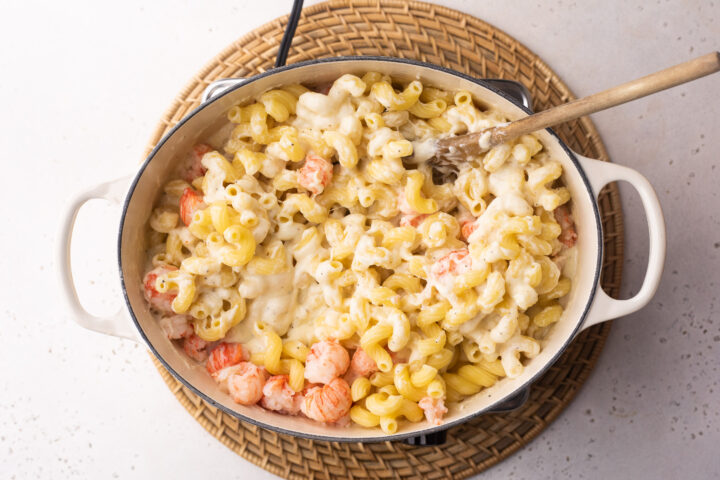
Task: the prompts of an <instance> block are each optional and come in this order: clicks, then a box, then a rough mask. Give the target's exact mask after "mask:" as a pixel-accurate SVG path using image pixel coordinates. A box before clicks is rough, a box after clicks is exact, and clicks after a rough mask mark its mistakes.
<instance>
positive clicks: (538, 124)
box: [438, 52, 720, 155]
mask: <svg viewBox="0 0 720 480" xmlns="http://www.w3.org/2000/svg"><path fill="white" fill-rule="evenodd" d="M717 71H720V52H713V53H708V54H707V55H703V56H702V57H698V58H696V59H694V60H690V61H688V62H684V63H681V64H679V65H675V66H674V67H670V68H666V69H665V70H661V71H659V72H656V73H653V74H651V75H648V76H646V77H642V78H638V79H637V80H633V81H631V82H627V83H623V84H622V85H618V86H617V87H613V88H610V89H608V90H605V91H602V92H599V93H596V94H594V95H590V96H589V97H584V98H579V99H577V100H573V101H572V102H569V103H565V104H563V105H559V106H557V107H553V108H550V109H548V110H545V111H543V112H540V113H535V114H533V115H530V116H527V117H525V118H522V119H520V120H517V121H515V122H511V123H508V124H506V125H503V126H499V127H495V128H493V129H491V130H490V138H489V141H488V144H487V145H486V147H492V146H495V145H498V144H500V143H502V142H504V141H506V140H509V139H512V138H517V137H519V136H521V135H525V134H528V133H532V132H536V131H538V130H542V129H543V128H547V127H552V126H553V125H558V124H560V123H564V122H567V121H570V120H574V119H576V118H578V117H582V116H583V115H588V114H590V113H594V112H599V111H600V110H605V109H606V108H610V107H614V106H616V105H621V104H623V103H626V102H629V101H630V100H635V99H638V98H642V97H645V96H647V95H650V94H652V93H656V92H659V91H661V90H665V89H668V88H671V87H674V86H676V85H680V84H682V83H686V82H689V81H691V80H695V79H698V78H700V77H704V76H705V75H709V74H711V73H714V72H717ZM483 133H484V132H477V133H471V134H468V135H461V136H457V137H448V138H444V139H441V140H439V141H438V151H439V153H444V152H458V153H462V154H470V155H473V154H474V155H477V154H479V153H481V152H482V151H483V150H486V148H482V147H481V146H479V141H480V138H481V136H482V134H483Z"/></svg>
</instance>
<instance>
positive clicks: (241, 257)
mask: <svg viewBox="0 0 720 480" xmlns="http://www.w3.org/2000/svg"><path fill="white" fill-rule="evenodd" d="M323 92H324V93H321V92H318V91H313V90H312V89H309V88H307V87H305V86H302V85H287V86H278V87H277V88H274V89H272V90H269V91H266V92H264V93H262V94H261V95H259V96H258V97H257V98H256V99H255V100H253V101H250V102H247V103H246V104H242V105H235V106H232V107H231V108H230V109H229V110H228V112H227V119H226V121H227V122H229V126H228V128H227V129H226V130H223V131H224V132H228V134H227V136H226V137H225V138H224V139H223V140H222V142H224V143H220V144H217V145H206V144H199V145H197V146H196V147H194V148H193V149H192V152H191V153H190V154H189V155H188V158H187V159H186V161H185V162H178V163H179V164H181V165H180V167H179V169H180V171H179V172H178V175H177V178H174V179H172V180H171V181H169V182H168V183H166V184H165V185H164V187H163V195H162V197H161V199H160V200H159V202H158V204H157V205H156V207H155V208H154V209H153V210H152V211H150V212H149V217H148V222H147V224H148V237H147V245H148V249H147V259H148V267H149V268H148V271H147V273H146V276H145V281H144V288H145V297H146V299H147V300H148V302H149V306H150V308H151V309H152V311H153V312H154V313H156V314H157V315H158V317H161V322H163V325H164V327H163V328H165V327H167V326H169V325H177V331H175V330H173V331H169V333H168V336H169V338H171V339H172V340H174V341H177V342H181V343H182V344H183V347H184V348H185V351H186V352H187V353H188V355H190V356H191V357H192V358H194V359H196V360H201V359H204V357H206V356H208V354H209V355H210V358H211V360H208V371H210V372H211V373H212V374H213V376H214V377H215V378H216V380H218V382H221V383H222V382H225V383H222V386H223V388H224V389H225V390H226V391H228V392H229V393H230V394H231V395H233V398H234V399H235V400H236V401H238V402H240V400H242V398H244V397H242V395H239V394H238V392H237V391H235V392H233V391H232V390H231V388H230V386H231V383H230V382H229V381H228V380H227V379H228V378H235V377H233V375H235V373H234V372H235V371H239V369H240V366H241V363H243V362H247V361H249V362H250V363H249V364H247V365H249V366H246V367H244V368H250V367H252V368H253V369H257V370H253V371H257V372H261V373H262V372H266V373H267V374H268V375H269V376H271V378H272V382H271V380H268V383H267V384H266V385H271V386H272V387H273V388H272V389H271V388H270V387H268V388H267V389H266V390H267V391H262V392H259V396H258V397H257V398H258V399H260V398H262V400H261V401H260V404H261V405H262V406H264V407H265V408H268V409H272V410H277V411H280V412H282V413H286V414H300V413H302V414H304V415H306V416H308V417H309V418H312V419H315V420H318V421H324V422H326V423H333V422H336V421H339V420H340V419H341V418H345V417H347V416H349V418H350V420H351V421H352V422H354V423H356V424H358V425H361V426H363V427H366V428H378V427H379V428H380V429H382V431H383V432H385V433H387V434H392V433H395V432H397V431H398V430H399V429H400V428H402V425H403V424H405V423H406V422H419V421H422V420H423V418H424V417H426V416H427V418H428V419H429V420H430V419H433V418H436V417H433V415H440V416H442V413H439V414H438V413H437V411H441V412H443V411H445V410H444V406H443V405H444V404H445V403H450V404H451V405H449V406H450V408H452V403H453V402H460V401H462V400H463V399H465V398H466V397H468V396H471V395H475V394H476V393H478V392H480V391H481V390H483V389H487V388H493V385H495V384H496V383H497V382H502V381H503V378H505V377H508V378H516V377H518V376H520V375H522V373H523V371H524V369H525V366H526V365H527V363H528V362H529V361H530V360H531V359H532V358H534V357H535V356H536V355H538V353H539V352H540V349H541V341H542V340H543V339H544V338H545V336H546V335H548V332H550V331H551V329H552V328H553V327H552V326H553V325H554V324H555V323H558V322H562V321H563V315H564V309H565V307H566V306H567V296H568V295H569V294H570V293H571V290H572V271H573V268H572V263H573V261H574V251H575V250H574V247H573V245H574V242H575V239H576V237H577V234H576V233H575V231H574V226H573V222H572V217H571V208H570V207H569V206H568V205H567V203H568V202H569V201H570V193H569V190H568V189H567V188H566V187H565V186H564V185H563V181H562V178H563V177H562V176H563V170H562V165H561V164H560V162H559V161H557V160H556V159H553V158H552V157H551V155H550V154H549V153H548V152H547V151H546V150H545V149H544V146H543V144H542V142H541V141H540V140H539V138H538V137H537V136H536V135H532V134H531V135H523V136H522V137H520V138H518V139H516V140H512V141H509V142H506V143H503V144H500V145H497V146H495V147H493V148H492V149H490V150H489V151H487V152H485V153H484V154H482V155H479V156H478V157H477V158H472V159H468V161H467V162H465V163H463V164H462V165H461V166H460V167H459V171H458V172H457V177H456V178H454V179H448V178H443V179H438V178H435V176H434V173H436V172H433V170H432V168H431V167H430V165H428V164H427V163H426V162H424V161H423V160H422V159H416V158H415V155H416V154H417V153H418V152H419V149H420V148H421V147H422V145H425V144H428V142H432V141H434V139H435V138H437V137H444V136H449V135H454V134H460V133H465V132H478V131H482V130H484V129H486V128H489V127H493V126H496V125H498V124H501V123H503V122H506V121H507V120H508V119H507V118H505V117H504V116H503V115H502V114H501V113H500V112H497V111H494V110H491V109H486V108H480V107H478V105H476V103H475V102H474V100H473V96H472V94H471V93H470V92H467V91H455V92H452V91H446V90H443V89H439V88H436V87H434V86H431V85H423V83H422V82H421V81H419V80H413V81H410V82H405V83H400V82H398V79H393V78H390V77H389V76H387V75H384V74H381V73H378V72H367V73H365V74H364V75H362V76H356V75H351V74H346V75H342V76H341V77H340V78H338V79H336V80H335V82H333V84H332V85H331V86H330V87H329V89H325V90H323ZM416 150H418V151H417V152H416ZM181 327H182V328H181ZM168 328H169V327H168ZM208 342H209V343H208ZM235 345H240V346H241V348H242V355H240V353H238V352H239V350H238V351H235V350H232V349H233V348H236V347H235ZM215 352H219V353H217V354H216V353H215ZM227 352H235V354H233V355H230V354H229V353H227ZM203 354H204V356H203ZM228 359H229V360H228ZM211 361H212V362H214V363H212V364H211ZM218 362H219V364H218V365H215V364H216V363H218ZM227 362H230V364H229V365H227ZM211 366H212V368H211ZM216 366H218V367H222V369H218V368H216ZM233 369H235V370H233ZM258 375H260V376H262V375H265V373H262V375H261V374H260V373H259V374H258ZM263 378H264V377H263ZM262 381H263V382H264V381H265V380H262ZM232 385H235V384H234V383H233V384H232ZM233 388H238V387H237V385H235V387H233ZM273 389H275V390H273ZM274 392H281V393H274ZM274 395H275V396H274ZM318 398H320V399H322V401H319V403H317V404H315V403H313V402H315V401H316V400H317V399H318ZM238 399H240V400H238ZM327 399H330V400H327ZM257 401H258V400H257V399H256V400H255V402H257ZM250 403H253V402H250ZM328 405H333V406H337V412H335V411H333V412H328V411H327V409H326V408H325V407H327V406H328ZM433 406H434V407H433ZM345 407H346V408H345ZM333 408H335V407H333ZM432 408H435V409H436V410H435V411H433V410H432ZM331 410H332V409H331ZM335 413H337V415H334V414H335ZM331 414H332V415H331ZM328 415H330V416H329V417H328ZM431 421H432V420H431Z"/></svg>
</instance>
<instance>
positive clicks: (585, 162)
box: [575, 154, 665, 330]
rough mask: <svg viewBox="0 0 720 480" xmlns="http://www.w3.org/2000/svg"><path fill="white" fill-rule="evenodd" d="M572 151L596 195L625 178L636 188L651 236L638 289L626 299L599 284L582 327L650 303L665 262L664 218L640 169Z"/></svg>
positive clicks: (610, 318)
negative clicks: (645, 263)
mask: <svg viewBox="0 0 720 480" xmlns="http://www.w3.org/2000/svg"><path fill="white" fill-rule="evenodd" d="M575 155H576V156H577V158H578V159H579V160H580V164H581V165H582V167H583V169H584V170H585V172H586V173H587V176H588V179H589V180H590V185H591V187H592V190H593V194H594V195H595V197H596V198H597V196H598V195H599V194H600V190H601V189H602V188H603V187H604V186H605V185H607V184H608V183H610V182H614V181H617V180H623V181H626V182H628V183H630V185H632V186H633V188H635V190H637V192H638V194H639V195H640V200H641V201H642V205H643V208H644V210H645V217H646V218H647V223H648V234H649V238H650V241H649V250H648V266H647V270H646V272H645V279H644V280H643V283H642V286H641V287H640V291H638V293H637V294H636V295H635V296H633V297H632V298H628V299H627V300H616V299H614V298H611V297H610V296H609V295H608V294H607V293H605V292H604V291H603V289H602V288H598V289H597V291H596V292H595V299H594V300H593V304H592V307H591V308H590V312H589V313H588V316H587V318H586V320H585V322H584V323H583V326H582V329H583V330H584V329H586V328H588V327H591V326H593V325H596V324H598V323H601V322H604V321H606V320H612V319H613V318H618V317H622V316H624V315H628V314H630V313H633V312H636V311H638V310H640V309H641V308H643V307H644V306H645V305H647V304H648V303H650V300H651V299H652V297H653V295H655V291H656V290H657V288H658V285H659V284H660V278H661V277H662V272H663V266H664V265H665V219H664V218H663V213H662V208H661V207H660V201H659V200H658V197H657V195H656V194H655V190H654V189H653V187H652V185H650V182H649V181H648V180H647V179H646V178H645V177H643V176H642V175H641V174H640V173H639V172H637V171H635V170H633V169H631V168H628V167H624V166H622V165H617V164H615V163H609V162H601V161H599V160H593V159H590V158H587V157H583V156H582V155H578V154H575Z"/></svg>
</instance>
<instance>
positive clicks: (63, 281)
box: [55, 177, 138, 341]
mask: <svg viewBox="0 0 720 480" xmlns="http://www.w3.org/2000/svg"><path fill="white" fill-rule="evenodd" d="M131 180H132V177H124V178H120V179H117V180H114V181H111V182H107V183H103V184H101V185H99V186H97V187H94V188H92V189H90V190H88V191H85V192H82V193H80V194H78V195H77V196H75V197H74V198H71V199H70V201H69V202H68V204H67V206H66V207H65V209H64V211H63V213H62V216H61V220H60V221H61V224H60V231H59V233H58V235H57V237H56V239H55V241H56V243H57V244H56V246H55V250H56V252H55V254H56V257H55V261H56V270H57V272H58V276H59V281H60V282H59V283H60V292H59V293H60V296H62V297H64V299H65V304H66V305H67V308H68V310H69V311H70V312H72V315H73V319H74V320H75V322H77V323H78V325H80V326H81V327H84V328H87V329H88V330H93V331H96V332H100V333H104V334H107V335H113V336H115V337H122V338H128V339H130V340H135V341H138V336H137V334H136V332H135V329H134V328H133V326H132V324H131V323H130V322H129V321H128V318H127V315H126V314H125V313H124V308H121V309H120V310H118V312H117V313H115V314H113V315H109V316H106V317H97V316H95V315H92V314H91V313H90V312H88V311H87V310H85V308H84V307H83V306H82V303H80V298H79V297H78V294H77V289H76V288H75V280H74V278H73V273H72V263H71V258H70V246H71V244H72V236H73V232H74V230H75V220H76V218H77V215H78V212H79V211H80V208H82V206H83V205H84V204H85V203H87V202H88V201H89V200H93V199H104V200H107V201H109V202H111V203H115V204H119V203H121V202H122V200H123V198H124V196H125V193H126V192H127V187H128V185H129V184H130V181H131Z"/></svg>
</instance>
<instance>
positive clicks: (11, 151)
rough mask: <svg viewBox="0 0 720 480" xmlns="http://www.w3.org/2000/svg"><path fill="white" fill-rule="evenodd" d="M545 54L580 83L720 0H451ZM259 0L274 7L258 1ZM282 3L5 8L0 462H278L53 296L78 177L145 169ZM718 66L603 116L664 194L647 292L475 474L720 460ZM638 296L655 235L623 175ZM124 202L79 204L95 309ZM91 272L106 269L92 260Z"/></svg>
mask: <svg viewBox="0 0 720 480" xmlns="http://www.w3.org/2000/svg"><path fill="white" fill-rule="evenodd" d="M439 3H442V4H444V5H447V6H449V7H453V8H457V9H459V10H462V11H465V12H468V13H471V14H474V15H475V16H477V17H479V18H481V19H484V20H486V21H488V22H490V23H492V24H494V25H496V26H498V27H499V28H501V29H503V30H505V31H506V32H508V33H509V34H510V35H512V36H514V37H515V38H517V39H519V40H520V41H522V42H523V43H525V44H526V45H527V46H529V47H530V48H531V49H532V50H533V51H535V52H536V53H537V54H539V55H540V57H542V58H543V59H544V60H545V61H547V63H548V64H549V65H550V66H551V67H552V68H553V69H554V70H555V71H556V72H558V74H559V75H560V76H561V78H563V80H564V81H565V82H567V83H568V84H569V85H570V87H571V88H572V89H573V91H574V92H575V93H576V94H577V95H584V94H589V93H593V92H595V91H598V90H601V89H603V88H606V87H608V86H612V85H614V84H616V83H620V82H622V81H625V80H629V79H631V78H634V77H637V76H640V75H643V74H646V73H650V72H652V71H654V70H657V69H659V68H662V67H665V66H669V65H672V64H675V63H679V62H680V61H683V60H687V59H689V58H690V57H692V56H695V55H699V54H702V53H707V52H710V51H712V50H718V49H720V3H719V2H718V1H717V0H715V1H714V2H708V1H700V0H695V1H680V0H676V1H657V2H656V1H651V2H648V1H638V0H632V1H623V2H620V1H613V2H607V1H600V0H592V1H586V2H573V1H567V0H565V1H562V0H554V1H548V2H539V1H538V0H535V1H525V0H523V1H520V0H516V1H514V2H504V1H501V0H486V1H482V2H475V1H471V0H464V1H463V0H454V1H453V0H447V1H443V2H439ZM258 5H262V6H258ZM289 6H290V1H289V0H285V1H278V0H265V1H263V2H261V3H260V4H258V3H257V2H248V1H243V0H236V1H234V2H226V1H219V0H217V1H212V2H172V1H168V0H162V1H156V2H140V1H136V0H129V1H126V2H115V3H113V4H109V3H106V2H89V1H79V0H68V1H66V2H53V3H50V2H34V1H27V2H12V3H10V2H6V3H5V4H4V6H3V9H2V10H3V14H2V15H0V41H1V43H2V45H3V49H2V50H1V51H0V71H2V72H3V78H2V81H1V85H2V88H1V89H0V97H1V98H2V104H3V107H4V108H3V114H2V115H1V116H0V131H2V132H3V133H2V136H0V152H2V165H3V169H4V171H5V178H6V181H5V182H4V185H3V187H2V189H1V192H2V193H0V195H1V196H2V201H1V202H0V218H2V219H3V221H4V224H5V225H6V226H5V233H4V234H3V235H1V236H0V251H2V252H3V255H1V256H0V271H2V272H3V274H2V276H0V282H2V284H1V287H2V288H0V305H2V307H1V308H2V328H1V329H0V345H2V348H0V365H2V367H1V368H0V385H1V388H0V478H8V479H11V478H18V479H27V478H52V479H64V478H143V479H150V478H171V477H172V478H200V477H205V478H243V479H246V480H247V479H250V478H252V479H263V478H268V479H269V478H275V477H273V476H272V475H270V474H269V473H267V472H265V471H263V470H261V469H259V468H257V467H255V466H253V465H251V464H250V463H248V462H246V461H244V460H243V459H241V458H240V457H238V456H237V455H235V454H234V453H232V452H231V451H230V450H228V449H226V448H225V447H224V446H222V445H221V444H220V443H218V442H217V441H216V440H215V439H214V438H212V437H211V436H210V435H208V434H207V433H206V432H205V431H204V430H203V429H202V428H201V427H200V426H199V425H198V424H197V423H196V422H195V421H193V420H192V419H191V418H190V417H189V416H188V415H187V413H186V412H185V410H184V409H183V408H182V407H181V406H180V405H179V404H178V403H177V402H176V400H175V398H174V397H173V395H172V394H171V393H170V392H169V391H168V389H167V388H166V387H165V385H164V383H163V382H162V380H161V379H160V377H159V376H158V374H157V373H156V372H155V369H154V368H153V366H152V364H151V362H150V359H149V357H148V355H147V353H146V352H145V351H144V349H143V348H141V347H139V346H137V345H136V344H134V343H131V342H129V341H123V340H118V339H115V338H109V337H104V336H102V335H98V334H95V333H92V332H88V331H85V330H83V329H81V328H80V327H78V326H76V325H74V324H73V323H72V322H71V319H70V315H69V313H68V312H66V311H65V310H64V309H63V307H62V306H61V305H62V304H60V303H58V302H57V300H56V299H55V296H54V292H55V291H56V290H57V288H56V279H55V276H54V275H53V274H52V273H53V268H54V266H53V259H52V250H51V248H50V246H51V244H52V242H53V239H54V236H55V230H56V226H57V223H58V215H59V211H58V205H59V204H60V203H62V200H64V198H65V197H66V196H67V195H68V193H69V192H76V191H79V190H82V189H84V188H87V187H89V186H92V185H95V184H97V183H99V182H101V181H104V180H108V179H112V178H116V177H118V176H121V175H124V174H126V173H130V172H132V170H133V169H134V168H135V166H136V165H137V164H138V162H139V161H140V159H141V156H142V153H143V149H144V146H145V143H146V141H147V139H148V137H149V135H150V133H151V132H152V130H153V128H154V126H155V124H156V121H157V119H158V117H159V116H160V114H161V113H162V112H163V111H164V109H165V108H166V107H167V106H168V105H169V104H170V102H171V101H172V99H173V97H174V95H175V93H176V92H177V91H179V90H180V88H181V87H182V86H183V85H184V84H185V82H186V81H187V80H188V79H189V78H190V76H191V75H192V74H193V73H194V72H195V71H197V70H198V69H199V68H200V67H201V66H203V65H204V63H205V62H206V60H207V59H209V58H211V57H212V56H214V55H215V54H216V52H218V51H220V50H221V49H222V48H224V47H225V46H226V45H227V44H229V43H230V42H231V41H232V40H234V39H235V38H237V37H239V36H241V35H242V34H244V33H245V32H247V31H248V30H250V29H252V28H254V27H256V26H259V25H260V24H262V23H264V22H266V21H268V20H271V19H273V18H275V17H277V16H280V15H282V14H285V13H287V12H288V11H289V8H290V7H289ZM718 99H720V75H716V76H714V77H709V78H705V79H702V80H700V81H697V82H695V83H693V84H691V85H686V86H681V87H678V88H675V89H673V90H671V91H668V92H664V93H661V94H658V95H655V96H653V97H650V98H647V99H643V100H640V101H637V102H635V103H632V104H629V105H625V106H622V107H619V108H616V109H614V110H612V111H607V112H603V113H599V114H596V115H593V120H594V121H595V123H596V125H597V126H598V128H599V130H600V133H601V135H602V137H603V139H604V141H605V143H606V145H607V147H608V150H609V152H610V156H611V158H612V159H613V161H615V162H617V163H621V164H623V165H628V166H630V167H633V168H635V169H637V170H639V171H641V172H642V173H643V174H644V175H646V176H647V177H648V178H649V179H650V181H651V182H652V183H653V184H654V186H655V188H656V189H657V192H658V194H659V196H660V200H661V202H662V204H663V207H664V209H665V214H666V219H667V227H668V257H667V264H666V272H665V276H664V278H663V281H662V284H661V286H660V290H659V292H658V294H657V296H656V297H655V299H654V301H653V302H652V303H651V305H649V306H648V307H647V308H645V309H644V310H642V311H640V312H638V313H636V314H634V315H631V316H629V317H627V318H623V319H621V320H618V321H616V322H615V324H614V326H613V329H612V333H611V335H610V337H609V338H608V342H607V345H606V347H605V350H604V352H603V354H602V356H601V358H600V360H599V362H598V364H597V367H596V369H595V372H594V373H593V375H592V376H591V377H590V379H589V380H588V382H587V383H586V384H585V386H584V387H583V389H582V390H581V392H580V393H579V394H578V396H577V397H576V399H575V400H574V401H573V403H572V404H571V405H570V406H569V407H568V408H567V409H566V410H565V411H564V412H563V414H562V415H561V416H560V418H559V419H558V420H557V421H556V422H555V423H554V424H553V425H552V426H550V427H549V428H548V429H547V430H545V431H544V432H543V433H542V434H541V435H540V436H539V437H538V438H537V439H536V440H534V441H533V442H532V443H531V444H529V445H528V446H527V447H526V448H524V449H523V450H521V451H520V452H518V453H517V454H515V455H513V456H512V457H510V458H508V459H507V460H505V461H503V462H502V463H501V464H499V465H498V466H496V467H494V468H492V469H491V470H489V471H487V472H486V474H485V475H484V476H483V478H553V479H557V478H683V479H706V478H720V458H719V457H718V444H720V402H719V401H718V400H720V385H718V382H719V381H720V371H719V370H718V365H719V364H720V314H719V312H720V301H719V300H718V291H720V288H719V287H720V198H719V197H718V191H719V189H718V185H720V168H719V167H718V164H720V156H719V155H720V154H719V153H718V152H720V101H719V100H718ZM623 206H624V212H625V215H626V223H625V229H626V233H627V237H626V255H627V257H626V258H627V260H626V265H625V267H626V270H625V277H624V288H623V290H624V292H625V296H629V295H630V294H632V293H633V292H634V291H636V289H637V288H638V286H639V282H640V280H641V279H642V276H643V273H644V268H645V261H646V256H645V255H644V250H645V249H646V244H647V239H646V233H645V224H644V221H643V220H642V212H641V210H640V208H639V202H638V197H637V196H636V194H635V193H634V192H632V191H628V190H625V189H624V190H623ZM115 214H116V211H115V210H113V209H111V208H108V207H106V206H103V205H101V204H100V205H98V204H96V205H94V206H89V207H88V211H87V212H86V213H85V214H83V216H82V218H81V219H80V220H81V222H82V221H83V220H85V221H86V225H88V224H90V225H92V226H93V227H96V228H93V229H92V230H91V229H89V228H86V229H85V231H81V232H80V233H79V234H78V245H79V246H80V247H79V251H80V252H82V255H80V256H79V257H80V258H79V262H78V263H79V264H80V265H78V269H79V270H80V271H82V272H84V273H83V275H82V278H81V281H83V282H84V283H86V285H87V288H86V289H85V291H84V293H85V294H86V296H90V297H94V300H93V301H92V302H90V303H92V308H93V309H94V310H95V311H96V312H106V313H107V312H112V311H113V310H114V309H116V308H117V306H118V305H119V301H118V299H117V298H116V295H117V293H116V291H113V289H112V287H115V282H116V280H115V271H114V268H113V267H114V264H113V259H114V249H113V247H114V232H113V228H114V225H115V220H114V218H113V215H115ZM90 272H94V273H90Z"/></svg>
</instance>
